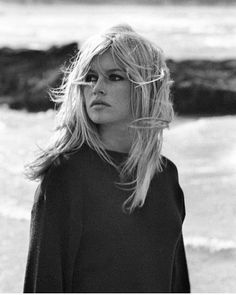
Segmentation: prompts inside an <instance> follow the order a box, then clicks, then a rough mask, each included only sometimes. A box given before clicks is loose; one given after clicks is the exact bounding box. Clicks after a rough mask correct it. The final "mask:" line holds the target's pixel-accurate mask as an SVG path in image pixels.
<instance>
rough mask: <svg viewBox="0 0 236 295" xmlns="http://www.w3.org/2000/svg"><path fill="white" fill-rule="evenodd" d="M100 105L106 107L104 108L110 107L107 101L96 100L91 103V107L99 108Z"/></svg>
mask: <svg viewBox="0 0 236 295" xmlns="http://www.w3.org/2000/svg"><path fill="white" fill-rule="evenodd" d="M99 105H104V106H108V107H109V106H110V105H109V104H108V103H106V102H105V101H102V100H94V101H93V102H92V103H91V107H93V106H99Z"/></svg>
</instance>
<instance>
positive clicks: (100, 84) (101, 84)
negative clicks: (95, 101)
mask: <svg viewBox="0 0 236 295" xmlns="http://www.w3.org/2000/svg"><path fill="white" fill-rule="evenodd" d="M105 88H106V87H105V81H104V78H103V77H101V78H98V80H97V82H96V83H95V84H94V86H93V94H95V95H97V94H101V95H105V94H106V90H105Z"/></svg>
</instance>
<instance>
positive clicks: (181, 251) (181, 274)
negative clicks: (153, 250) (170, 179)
mask: <svg viewBox="0 0 236 295" xmlns="http://www.w3.org/2000/svg"><path fill="white" fill-rule="evenodd" d="M175 168H176V167H175ZM175 183H176V192H177V199H178V200H179V202H178V204H179V206H178V207H179V212H180V216H181V219H182V222H184V219H185V213H186V212H185V204H184V194H183V191H182V189H181V187H180V185H179V177H178V170H177V168H176V171H175ZM172 292H173V293H190V283H189V275H188V267H187V261H186V255H185V248H184V242H183V234H182V232H181V233H180V236H179V239H178V242H177V245H176V250H175V256H174V264H173V273H172Z"/></svg>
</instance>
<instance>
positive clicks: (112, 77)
mask: <svg viewBox="0 0 236 295" xmlns="http://www.w3.org/2000/svg"><path fill="white" fill-rule="evenodd" d="M109 80H111V81H122V80H124V78H123V77H122V76H120V75H117V74H110V75H109Z"/></svg>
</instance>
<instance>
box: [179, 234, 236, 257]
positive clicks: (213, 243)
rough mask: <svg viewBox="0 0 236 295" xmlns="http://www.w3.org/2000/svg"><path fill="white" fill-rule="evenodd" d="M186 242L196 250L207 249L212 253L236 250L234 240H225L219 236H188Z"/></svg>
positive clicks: (187, 245)
mask: <svg viewBox="0 0 236 295" xmlns="http://www.w3.org/2000/svg"><path fill="white" fill-rule="evenodd" d="M184 244H185V246H186V247H189V248H191V249H194V250H206V251H209V252H211V253H216V252H222V251H235V250H236V242H235V241H233V240H225V239H218V238H208V237H201V236H192V237H188V236H186V237H185V239H184Z"/></svg>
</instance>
